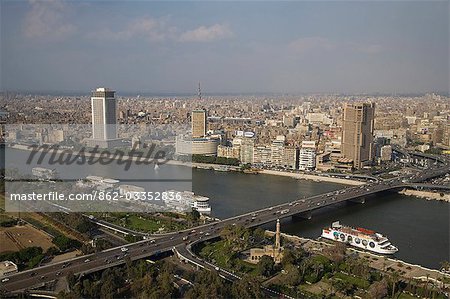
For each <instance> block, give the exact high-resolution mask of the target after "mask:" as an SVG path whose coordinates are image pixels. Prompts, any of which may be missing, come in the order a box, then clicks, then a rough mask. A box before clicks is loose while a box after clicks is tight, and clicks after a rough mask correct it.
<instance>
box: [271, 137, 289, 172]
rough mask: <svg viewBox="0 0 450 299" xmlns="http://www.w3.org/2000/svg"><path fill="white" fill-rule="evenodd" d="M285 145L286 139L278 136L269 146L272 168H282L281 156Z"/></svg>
mask: <svg viewBox="0 0 450 299" xmlns="http://www.w3.org/2000/svg"><path fill="white" fill-rule="evenodd" d="M285 143H286V137H285V136H283V135H278V136H277V137H276V138H275V140H274V141H272V145H271V156H270V161H271V163H272V166H275V167H277V166H278V167H281V166H283V154H284V147H285Z"/></svg>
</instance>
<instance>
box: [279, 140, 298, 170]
mask: <svg viewBox="0 0 450 299" xmlns="http://www.w3.org/2000/svg"><path fill="white" fill-rule="evenodd" d="M298 161H299V150H298V148H297V147H295V146H286V147H285V148H284V151H283V162H282V164H283V167H284V168H286V169H298Z"/></svg>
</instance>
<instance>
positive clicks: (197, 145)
mask: <svg viewBox="0 0 450 299" xmlns="http://www.w3.org/2000/svg"><path fill="white" fill-rule="evenodd" d="M219 143H220V140H219V139H216V138H209V137H208V138H207V137H205V138H190V137H187V136H184V135H178V136H177V137H176V141H175V152H176V154H177V155H205V156H216V155H217V147H218V146H219Z"/></svg>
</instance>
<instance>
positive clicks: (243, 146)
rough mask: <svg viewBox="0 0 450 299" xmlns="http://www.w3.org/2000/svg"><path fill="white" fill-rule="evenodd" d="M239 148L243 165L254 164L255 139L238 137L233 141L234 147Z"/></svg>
mask: <svg viewBox="0 0 450 299" xmlns="http://www.w3.org/2000/svg"><path fill="white" fill-rule="evenodd" d="M235 145H236V146H237V147H239V149H240V160H241V163H242V164H253V148H254V146H255V139H254V138H249V137H238V138H234V140H233V147H234V146H235Z"/></svg>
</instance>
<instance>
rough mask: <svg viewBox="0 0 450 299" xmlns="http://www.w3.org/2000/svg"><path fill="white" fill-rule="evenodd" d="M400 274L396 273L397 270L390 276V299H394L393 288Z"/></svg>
mask: <svg viewBox="0 0 450 299" xmlns="http://www.w3.org/2000/svg"><path fill="white" fill-rule="evenodd" d="M399 276H400V274H399V273H398V272H397V270H394V272H393V273H392V275H391V279H392V298H394V295H395V286H396V284H397V282H398V278H399Z"/></svg>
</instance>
